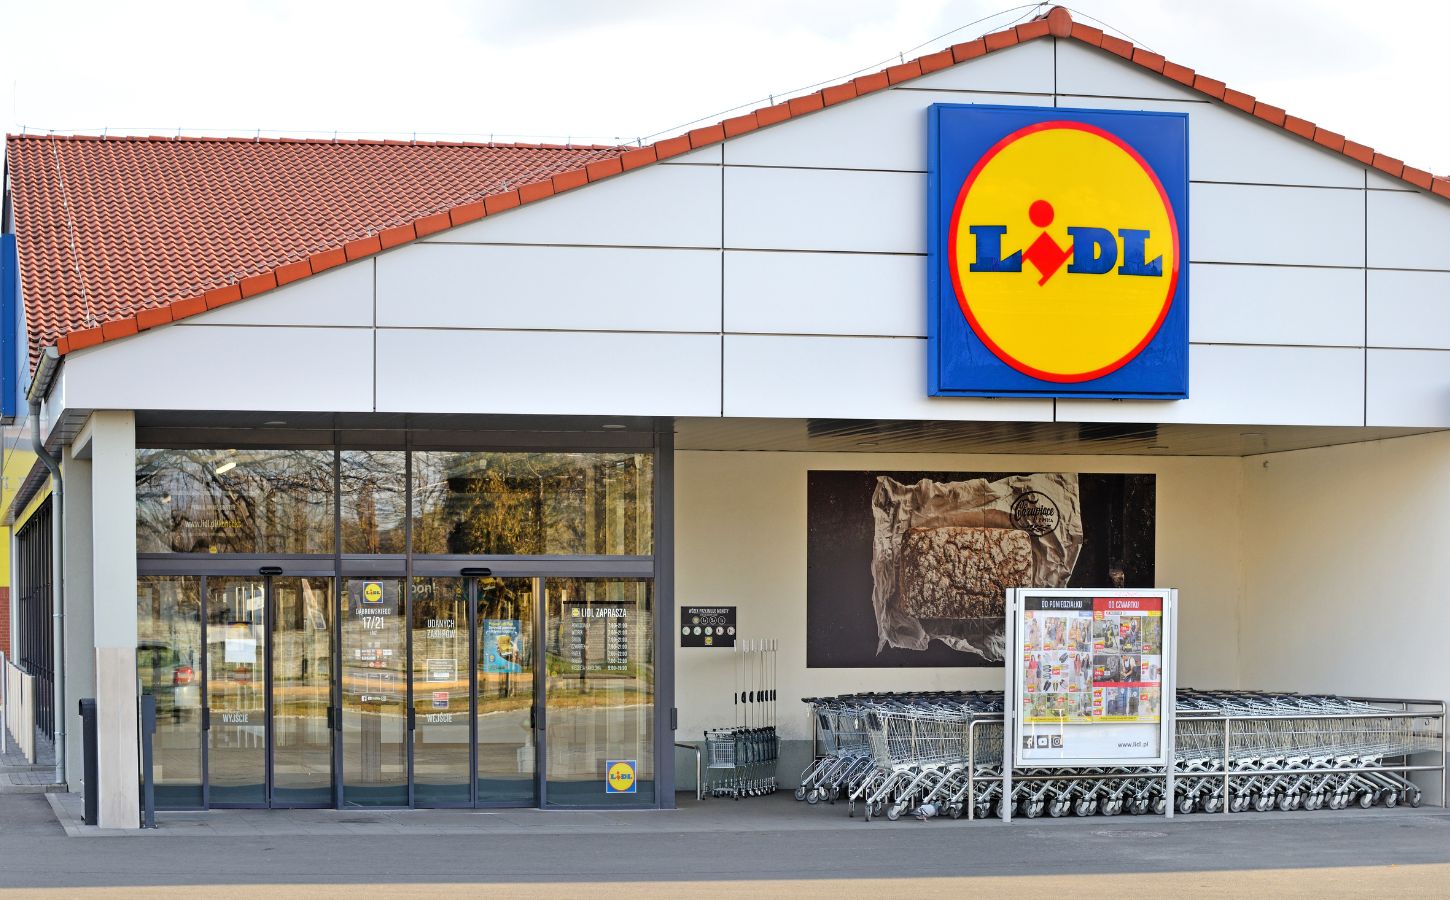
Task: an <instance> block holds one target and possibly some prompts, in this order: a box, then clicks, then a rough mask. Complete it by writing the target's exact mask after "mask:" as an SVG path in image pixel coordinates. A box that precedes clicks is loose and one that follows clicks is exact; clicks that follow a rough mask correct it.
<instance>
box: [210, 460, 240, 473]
mask: <svg viewBox="0 0 1450 900" xmlns="http://www.w3.org/2000/svg"><path fill="white" fill-rule="evenodd" d="M236 467H237V463H236V460H232V459H229V460H227V461H226V462H224V463H222V464H221V465H219V466H217V467H216V469H215V470H214V472H215V474H217V475H225V474H227V473H228V472H230V471H231V470H232V469H235V468H236Z"/></svg>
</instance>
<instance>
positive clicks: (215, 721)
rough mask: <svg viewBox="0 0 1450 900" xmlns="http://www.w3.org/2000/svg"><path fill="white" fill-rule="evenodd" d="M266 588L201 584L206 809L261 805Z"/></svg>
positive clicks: (241, 582)
mask: <svg viewBox="0 0 1450 900" xmlns="http://www.w3.org/2000/svg"><path fill="white" fill-rule="evenodd" d="M266 610H267V586H266V581H265V579H263V578H259V577H236V578H208V579H207V580H206V669H207V674H206V706H207V719H208V720H209V722H208V731H207V780H208V790H209V795H210V800H211V805H212V806H266V805H267V630H266Z"/></svg>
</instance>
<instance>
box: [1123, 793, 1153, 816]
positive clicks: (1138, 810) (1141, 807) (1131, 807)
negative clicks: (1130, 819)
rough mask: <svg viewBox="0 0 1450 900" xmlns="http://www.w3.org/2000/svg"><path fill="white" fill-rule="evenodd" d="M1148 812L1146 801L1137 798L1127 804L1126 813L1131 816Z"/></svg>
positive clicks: (1144, 798)
mask: <svg viewBox="0 0 1450 900" xmlns="http://www.w3.org/2000/svg"><path fill="white" fill-rule="evenodd" d="M1147 811H1148V799H1147V798H1146V797H1138V798H1136V799H1134V800H1133V801H1132V802H1131V803H1129V804H1128V812H1129V814H1131V815H1135V816H1141V815H1143V814H1144V813H1146V812H1147Z"/></svg>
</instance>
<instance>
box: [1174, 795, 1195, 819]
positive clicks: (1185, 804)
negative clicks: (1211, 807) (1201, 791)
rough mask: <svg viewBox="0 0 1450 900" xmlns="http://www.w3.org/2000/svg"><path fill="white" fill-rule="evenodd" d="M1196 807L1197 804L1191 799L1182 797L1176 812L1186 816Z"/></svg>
mask: <svg viewBox="0 0 1450 900" xmlns="http://www.w3.org/2000/svg"><path fill="white" fill-rule="evenodd" d="M1197 805H1198V804H1197V803H1195V802H1194V800H1193V798H1192V797H1184V798H1183V799H1182V800H1179V801H1178V811H1179V812H1181V813H1183V814H1184V815H1185V816H1186V815H1188V814H1189V813H1191V812H1193V809H1194V807H1195V806H1197Z"/></svg>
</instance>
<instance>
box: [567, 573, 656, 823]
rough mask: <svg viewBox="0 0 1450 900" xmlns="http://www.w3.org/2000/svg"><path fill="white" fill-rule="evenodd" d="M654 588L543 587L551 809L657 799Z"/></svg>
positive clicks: (617, 584)
mask: <svg viewBox="0 0 1450 900" xmlns="http://www.w3.org/2000/svg"><path fill="white" fill-rule="evenodd" d="M651 587H652V585H651V583H650V582H648V581H641V580H631V579H603V578H549V579H545V581H544V603H545V609H546V610H547V618H546V624H545V629H546V640H547V642H548V643H547V652H548V658H547V661H546V663H547V672H548V679H547V684H546V692H545V693H546V697H545V702H546V704H547V712H546V716H547V718H546V720H545V733H546V734H547V735H548V740H547V742H546V743H545V746H546V747H547V748H548V749H547V752H548V765H547V768H546V770H545V772H546V778H547V780H548V784H547V790H548V793H547V797H546V799H547V801H548V803H549V804H550V805H566V806H581V805H588V806H598V805H607V804H621V805H635V804H649V803H653V802H654V793H655V791H654V677H655V667H654V640H653V634H654V612H653V597H652V591H651ZM624 772H627V773H629V774H630V775H631V776H632V777H630V778H628V779H625V778H623V777H621V775H622V773H624ZM612 775H613V776H614V777H611V776H612Z"/></svg>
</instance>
